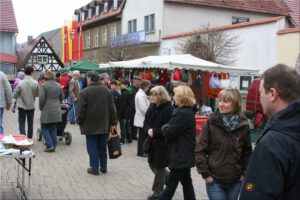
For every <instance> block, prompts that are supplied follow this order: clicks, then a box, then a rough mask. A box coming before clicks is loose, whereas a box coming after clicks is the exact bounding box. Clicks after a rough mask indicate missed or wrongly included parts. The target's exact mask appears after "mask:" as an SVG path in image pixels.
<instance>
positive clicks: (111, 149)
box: [108, 129, 122, 159]
mask: <svg viewBox="0 0 300 200" xmlns="http://www.w3.org/2000/svg"><path fill="white" fill-rule="evenodd" d="M110 131H111V134H110V138H109V140H108V154H109V158H110V159H116V158H119V157H120V156H121V155H122V150H121V144H120V137H119V135H118V133H117V130H116V129H113V130H112V129H111V130H110Z"/></svg>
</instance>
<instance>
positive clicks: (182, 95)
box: [160, 86, 196, 200]
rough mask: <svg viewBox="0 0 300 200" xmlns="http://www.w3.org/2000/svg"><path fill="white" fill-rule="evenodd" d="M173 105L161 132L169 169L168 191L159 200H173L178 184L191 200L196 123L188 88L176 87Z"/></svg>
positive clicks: (191, 97)
mask: <svg viewBox="0 0 300 200" xmlns="http://www.w3.org/2000/svg"><path fill="white" fill-rule="evenodd" d="M174 92H175V96H174V98H175V104H176V105H177V106H178V108H177V109H176V110H175V111H174V113H173V115H172V118H171V120H170V121H169V122H168V123H167V124H165V125H163V127H162V128H161V130H162V134H163V136H164V137H165V139H166V140H167V143H168V167H169V169H170V174H169V177H168V182H167V187H166V188H165V190H164V192H163V194H162V196H161V198H160V199H162V200H169V199H172V197H173V195H174V193H175V191H176V188H177V186H178V183H179V182H180V183H181V184H182V186H183V196H184V199H186V200H194V199H196V197H195V192H194V187H193V183H192V178H191V168H192V167H194V166H195V146H196V123H195V115H194V113H193V106H194V105H195V103H196V101H195V97H194V94H193V91H192V90H191V88H189V87H187V86H178V87H176V88H175V89H174Z"/></svg>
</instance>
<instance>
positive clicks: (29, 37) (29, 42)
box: [27, 35, 33, 45]
mask: <svg viewBox="0 0 300 200" xmlns="http://www.w3.org/2000/svg"><path fill="white" fill-rule="evenodd" d="M32 40H33V37H32V35H30V36H28V37H27V43H28V45H31V44H32Z"/></svg>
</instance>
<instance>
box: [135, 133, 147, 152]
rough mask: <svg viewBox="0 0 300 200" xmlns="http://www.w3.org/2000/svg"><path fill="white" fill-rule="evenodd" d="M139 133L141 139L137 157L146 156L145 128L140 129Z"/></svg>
mask: <svg viewBox="0 0 300 200" xmlns="http://www.w3.org/2000/svg"><path fill="white" fill-rule="evenodd" d="M138 133H139V139H138V146H137V155H138V156H141V155H143V154H144V152H143V144H144V142H145V140H146V134H145V132H144V129H143V128H138Z"/></svg>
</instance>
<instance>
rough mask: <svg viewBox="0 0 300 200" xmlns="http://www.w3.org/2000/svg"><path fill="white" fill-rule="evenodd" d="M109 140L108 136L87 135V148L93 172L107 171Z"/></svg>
mask: <svg viewBox="0 0 300 200" xmlns="http://www.w3.org/2000/svg"><path fill="white" fill-rule="evenodd" d="M107 138H108V134H94V135H86V147H87V152H88V154H89V157H90V167H91V168H92V170H93V171H99V165H100V169H101V170H107Z"/></svg>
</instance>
